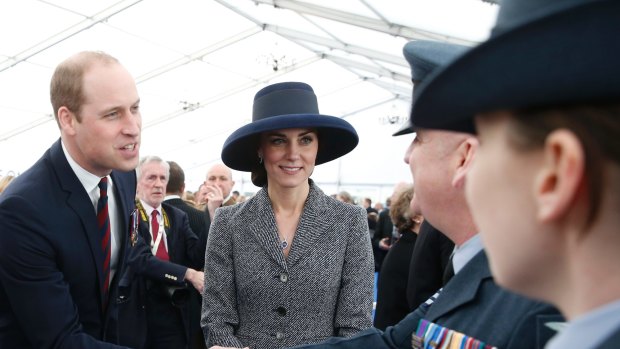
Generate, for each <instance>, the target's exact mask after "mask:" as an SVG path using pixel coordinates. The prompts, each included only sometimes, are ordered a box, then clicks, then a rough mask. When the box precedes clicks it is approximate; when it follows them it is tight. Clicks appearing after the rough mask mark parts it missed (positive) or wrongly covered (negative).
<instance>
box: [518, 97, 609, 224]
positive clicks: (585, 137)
mask: <svg viewBox="0 0 620 349" xmlns="http://www.w3.org/2000/svg"><path fill="white" fill-rule="evenodd" d="M510 120H511V123H512V124H513V125H514V126H515V127H516V128H517V132H511V133H510V136H509V141H510V142H511V144H512V145H513V146H515V147H516V148H517V149H521V150H530V149H535V148H540V147H542V146H543V145H544V143H545V141H546V138H547V136H548V135H549V134H550V133H551V132H552V131H554V130H556V129H567V130H569V131H570V132H572V133H573V134H575V136H577V138H578V139H579V141H580V142H581V145H582V146H583V151H584V154H585V178H586V183H585V184H586V186H587V191H588V199H589V202H590V208H589V212H588V216H587V220H586V224H585V225H586V228H587V227H588V226H589V225H591V224H592V223H593V222H594V220H595V219H596V216H597V214H598V212H599V208H600V205H601V199H602V195H603V188H604V183H606V181H610V180H614V179H613V178H606V177H605V165H606V164H605V163H606V162H607V161H611V162H615V163H616V164H617V165H618V164H620V104H618V103H613V104H598V105H585V106H565V107H558V108H553V109H543V108H540V109H525V110H520V111H517V112H516V113H515V117H514V118H511V119H510ZM616 180H617V179H616ZM617 194H620V193H614V194H612V195H617Z"/></svg>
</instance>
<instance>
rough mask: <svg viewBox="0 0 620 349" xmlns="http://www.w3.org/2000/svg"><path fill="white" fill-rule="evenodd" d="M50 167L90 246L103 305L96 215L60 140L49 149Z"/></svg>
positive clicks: (99, 243)
mask: <svg viewBox="0 0 620 349" xmlns="http://www.w3.org/2000/svg"><path fill="white" fill-rule="evenodd" d="M50 156H51V159H52V166H53V167H54V171H55V172H56V176H57V177H58V182H59V183H60V187H61V188H62V190H63V191H65V192H66V193H67V206H69V207H70V208H71V209H72V210H73V211H75V213H76V215H77V217H79V219H80V221H81V222H82V227H83V228H84V233H85V234H86V239H87V240H88V244H89V246H90V251H91V255H92V257H93V261H94V262H95V265H96V269H97V276H98V279H99V291H100V294H99V295H100V298H101V302H102V304H103V301H104V300H103V283H104V280H103V272H102V270H103V259H104V254H103V251H102V250H101V237H100V236H99V229H98V228H97V213H96V211H95V207H94V206H93V204H92V202H91V201H90V197H89V196H88V193H86V190H85V189H84V187H83V186H82V183H81V182H80V180H79V179H78V178H77V176H76V175H75V173H74V172H73V170H72V169H71V167H70V166H69V163H68V162H67V158H66V157H65V155H64V153H63V151H62V147H61V145H60V140H59V141H58V142H56V143H55V144H54V145H53V146H52V147H51V148H50Z"/></svg>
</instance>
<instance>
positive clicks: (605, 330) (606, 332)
mask: <svg viewBox="0 0 620 349" xmlns="http://www.w3.org/2000/svg"><path fill="white" fill-rule="evenodd" d="M619 326H620V300H616V301H614V302H612V303H609V304H606V305H604V306H601V307H599V308H597V309H594V310H592V311H590V312H588V313H586V314H583V315H581V316H579V317H577V318H575V319H574V320H573V321H571V322H569V323H568V324H567V326H566V327H565V328H563V329H562V330H561V331H560V333H559V334H557V335H556V336H555V337H553V338H552V339H551V341H550V342H549V343H548V344H547V347H546V348H548V349H560V348H581V349H591V348H596V347H597V346H598V345H600V344H601V343H602V342H603V341H605V340H606V339H607V338H608V337H609V336H610V335H611V334H612V333H613V332H614V331H615V330H617V329H618V327H619Z"/></svg>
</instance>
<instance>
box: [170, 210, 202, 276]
mask: <svg viewBox="0 0 620 349" xmlns="http://www.w3.org/2000/svg"><path fill="white" fill-rule="evenodd" d="M164 203H165V204H168V205H170V206H174V207H176V208H178V209H179V210H181V211H183V212H185V213H187V218H188V219H189V226H190V228H192V231H193V232H194V234H196V236H198V238H199V239H200V238H202V236H203V235H207V234H208V233H209V231H208V226H209V224H208V223H207V220H206V217H205V214H204V212H203V211H200V210H199V209H197V208H195V207H193V206H190V205H189V204H188V203H186V202H185V201H183V199H179V198H174V199H168V200H165V201H164ZM209 221H210V220H209ZM205 241H206V240H205ZM202 267H203V266H201V268H202Z"/></svg>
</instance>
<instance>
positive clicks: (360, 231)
mask: <svg viewBox="0 0 620 349" xmlns="http://www.w3.org/2000/svg"><path fill="white" fill-rule="evenodd" d="M367 225H368V223H367V219H366V212H365V211H364V209H362V208H361V207H356V206H353V205H350V204H345V203H341V202H339V201H337V200H335V199H333V198H330V197H328V196H326V195H325V194H323V192H322V191H321V190H320V189H319V188H318V187H317V186H316V185H314V183H313V182H312V181H310V192H309V194H308V198H307V199H306V203H305V205H304V209H303V212H302V215H301V218H300V221H299V225H298V227H297V231H296V233H295V238H294V240H293V242H292V246H291V249H290V252H289V255H288V258H285V257H284V254H283V253H282V250H281V247H280V241H279V238H278V233H277V227H276V222H275V217H274V213H273V210H272V207H271V201H270V200H269V197H268V194H267V190H266V188H263V189H261V190H260V191H259V192H258V193H257V194H256V195H255V196H254V197H253V198H251V199H250V200H248V201H246V202H244V203H241V204H237V205H234V206H228V207H222V208H219V209H218V210H217V211H216V215H215V217H214V220H213V225H212V226H211V230H210V232H209V238H208V243H207V254H206V258H205V293H204V301H203V314H202V327H203V329H204V331H205V338H208V345H207V346H208V347H210V346H212V345H221V346H230V347H244V346H250V347H251V348H252V349H262V348H270V349H272V348H279V347H287V346H292V345H298V344H302V343H316V342H320V341H322V340H325V339H327V338H329V337H331V336H350V335H353V334H354V333H357V332H358V331H361V330H363V329H366V328H369V327H370V326H371V310H372V301H373V282H374V275H373V269H374V266H373V259H372V250H371V245H370V237H369V235H368V226H367Z"/></svg>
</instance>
